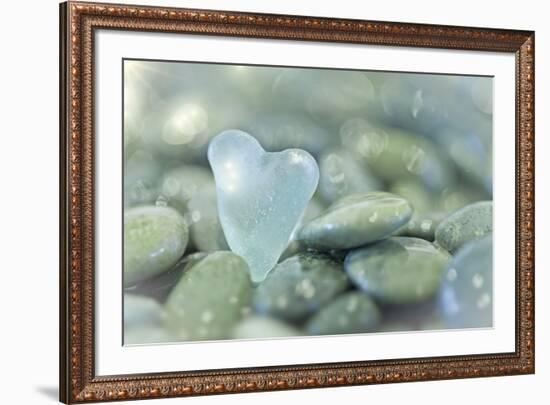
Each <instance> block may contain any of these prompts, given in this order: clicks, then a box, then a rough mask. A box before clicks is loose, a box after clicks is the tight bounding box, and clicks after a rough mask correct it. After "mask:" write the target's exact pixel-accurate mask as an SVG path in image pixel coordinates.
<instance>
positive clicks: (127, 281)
mask: <svg viewBox="0 0 550 405" xmlns="http://www.w3.org/2000/svg"><path fill="white" fill-rule="evenodd" d="M187 242H188V229H187V225H186V224H185V221H184V219H183V217H182V216H181V215H180V214H178V212H177V211H176V210H174V209H172V208H169V207H157V206H143V207H135V208H131V209H127V210H126V212H125V213H124V286H126V287H128V286H131V285H134V284H136V283H137V282H138V281H142V280H144V279H147V278H150V277H153V276H155V275H158V274H160V273H162V272H164V271H167V270H168V269H170V267H172V266H173V265H174V264H175V263H176V262H177V261H178V259H179V258H180V257H181V256H182V255H183V252H184V251H185V247H186V246H187Z"/></svg>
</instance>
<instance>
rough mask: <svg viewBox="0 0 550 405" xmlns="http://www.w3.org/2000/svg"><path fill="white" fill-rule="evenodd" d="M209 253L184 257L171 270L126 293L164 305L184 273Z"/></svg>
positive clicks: (141, 282)
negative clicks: (151, 299) (144, 297)
mask: <svg viewBox="0 0 550 405" xmlns="http://www.w3.org/2000/svg"><path fill="white" fill-rule="evenodd" d="M207 255H208V253H206V252H196V253H192V254H189V255H186V256H183V257H182V258H181V259H180V260H178V262H177V263H176V264H175V265H173V266H172V267H171V268H170V269H169V270H167V271H165V272H163V273H161V274H159V275H157V276H154V277H151V278H148V279H146V280H143V281H140V282H138V283H137V284H135V285H133V286H131V287H127V288H125V290H124V291H125V292H127V293H129V294H131V295H141V296H146V297H150V298H153V299H154V300H155V301H157V302H160V303H164V302H165V301H166V298H168V294H169V293H170V291H171V290H172V288H174V286H175V285H176V284H177V283H178V281H179V279H180V278H181V276H182V274H183V272H184V271H185V270H186V269H188V268H190V266H192V265H194V264H195V263H196V262H197V261H199V260H202V259H204V258H205V257H206V256H207Z"/></svg>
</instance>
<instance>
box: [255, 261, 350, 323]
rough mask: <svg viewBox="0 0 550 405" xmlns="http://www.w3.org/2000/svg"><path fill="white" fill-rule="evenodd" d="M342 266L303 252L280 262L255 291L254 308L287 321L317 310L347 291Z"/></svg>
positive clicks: (303, 316)
mask: <svg viewBox="0 0 550 405" xmlns="http://www.w3.org/2000/svg"><path fill="white" fill-rule="evenodd" d="M347 285H348V282H347V277H346V275H345V274H344V272H343V271H342V264H341V263H340V262H338V261H336V260H335V259H334V258H333V257H331V256H329V255H325V254H322V253H314V252H303V253H299V254H298V255H296V256H292V257H290V258H288V259H286V260H285V261H283V262H281V263H279V264H278V265H277V266H276V267H275V268H274V269H273V270H272V271H271V272H270V273H269V274H268V275H267V277H266V279H265V280H264V281H263V282H262V283H260V284H259V285H258V287H257V288H256V290H255V291H254V297H253V301H252V305H253V308H254V310H255V311H256V312H258V313H260V314H269V315H273V316H275V317H278V318H282V319H287V320H300V319H303V318H305V317H306V316H308V315H310V314H311V313H313V312H315V311H317V310H318V309H319V308H321V307H322V306H324V305H325V304H326V303H327V302H329V301H331V300H332V299H333V298H334V297H335V296H337V295H338V294H340V293H341V292H343V291H344V290H345V289H346V288H347Z"/></svg>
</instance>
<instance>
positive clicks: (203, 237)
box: [187, 185, 229, 252]
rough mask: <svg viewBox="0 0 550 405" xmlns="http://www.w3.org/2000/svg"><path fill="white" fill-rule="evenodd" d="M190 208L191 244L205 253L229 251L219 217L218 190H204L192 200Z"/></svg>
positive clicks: (189, 204)
mask: <svg viewBox="0 0 550 405" xmlns="http://www.w3.org/2000/svg"><path fill="white" fill-rule="evenodd" d="M187 206H188V210H189V211H188V215H189V217H190V223H191V226H190V233H191V242H192V244H193V246H195V248H197V249H198V250H202V251H205V252H213V251H216V250H228V249H229V247H228V245H227V241H226V240H225V235H224V233H223V229H222V226H221V224H220V219H219V217H218V203H217V201H216V188H215V187H214V186H213V185H212V186H210V187H207V188H204V189H202V190H201V192H200V193H197V194H195V195H194V196H193V198H191V200H190V201H189V203H188V204H187Z"/></svg>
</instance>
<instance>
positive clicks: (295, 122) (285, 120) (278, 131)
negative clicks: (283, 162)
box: [240, 109, 335, 155]
mask: <svg viewBox="0 0 550 405" xmlns="http://www.w3.org/2000/svg"><path fill="white" fill-rule="evenodd" d="M240 129H242V130H244V131H245V132H247V133H249V134H251V135H252V136H253V137H254V138H256V140H257V141H258V142H259V143H260V145H262V147H263V148H264V149H265V150H266V151H268V152H280V151H282V150H285V149H290V148H297V149H304V150H306V151H308V152H309V153H311V154H314V155H317V154H319V153H321V152H322V151H323V150H325V149H326V148H327V147H328V146H329V145H330V143H333V142H334V138H335V137H334V136H333V134H332V133H331V132H329V131H327V129H326V128H324V127H322V126H320V125H318V124H317V123H315V122H314V121H313V120H312V119H311V118H309V117H308V116H307V115H306V114H303V113H302V114H299V113H295V112H291V113H288V112H274V111H272V110H271V109H269V110H268V111H267V112H263V113H260V114H257V115H254V117H253V118H252V119H251V120H250V121H247V122H245V123H244V125H243V126H241V127H240Z"/></svg>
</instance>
